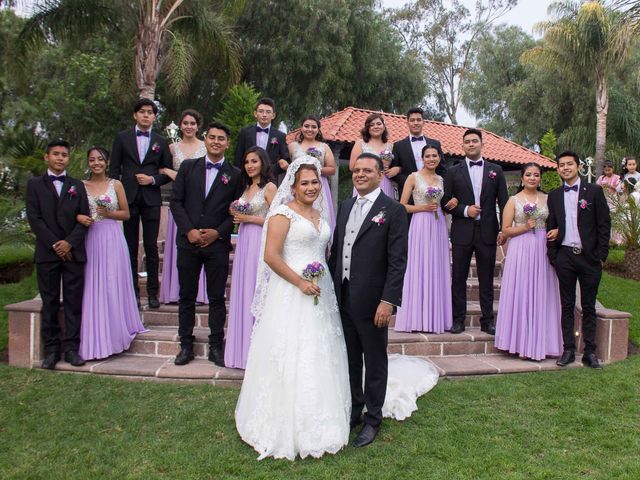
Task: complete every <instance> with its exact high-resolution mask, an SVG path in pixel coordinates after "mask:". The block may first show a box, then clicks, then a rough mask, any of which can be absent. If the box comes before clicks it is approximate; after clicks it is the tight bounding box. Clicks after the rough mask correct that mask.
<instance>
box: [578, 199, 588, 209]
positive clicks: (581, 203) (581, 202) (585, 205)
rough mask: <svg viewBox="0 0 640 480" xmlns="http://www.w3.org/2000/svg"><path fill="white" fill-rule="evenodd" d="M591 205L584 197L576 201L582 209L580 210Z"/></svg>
mask: <svg viewBox="0 0 640 480" xmlns="http://www.w3.org/2000/svg"><path fill="white" fill-rule="evenodd" d="M589 205H591V204H590V203H588V202H587V201H586V200H585V199H584V198H583V199H582V200H580V201H579V202H578V206H579V207H580V208H581V209H582V210H586V209H587V207H588V206H589Z"/></svg>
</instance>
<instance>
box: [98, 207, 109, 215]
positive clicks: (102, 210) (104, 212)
mask: <svg viewBox="0 0 640 480" xmlns="http://www.w3.org/2000/svg"><path fill="white" fill-rule="evenodd" d="M96 213H97V214H98V215H100V216H101V217H102V218H111V211H110V210H109V209H108V208H107V207H97V208H96Z"/></svg>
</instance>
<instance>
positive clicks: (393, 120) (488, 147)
mask: <svg viewBox="0 0 640 480" xmlns="http://www.w3.org/2000/svg"><path fill="white" fill-rule="evenodd" d="M371 113H380V114H381V115H382V116H383V117H384V120H385V125H386V126H387V130H388V132H389V140H390V141H391V142H396V141H398V140H401V139H402V138H404V137H406V136H407V135H408V130H407V121H406V118H405V116H404V115H395V114H392V113H385V112H374V111H373V110H364V109H361V108H355V107H347V108H345V109H344V110H340V111H339V112H336V113H334V114H332V115H329V116H328V117H325V118H323V119H321V121H320V123H321V127H322V135H323V136H324V138H325V140H327V141H333V142H355V141H356V140H359V139H360V138H361V136H360V130H362V127H363V126H364V121H365V119H366V118H367V117H368V116H369V115H370V114H371ZM466 129H467V127H464V126H461V125H451V124H448V123H442V122H434V121H432V120H425V122H424V134H425V135H426V136H428V137H431V138H435V139H436V140H439V141H440V143H441V144H442V151H443V152H444V154H445V155H448V156H457V157H464V152H463V150H462V134H463V133H464V131H465V130H466ZM480 130H482V140H483V144H484V145H483V148H482V156H483V157H484V158H486V159H487V160H492V161H497V162H504V163H512V164H518V165H523V164H525V163H528V162H536V163H538V164H539V165H541V166H543V167H546V168H556V164H555V162H553V161H551V160H549V159H548V158H547V157H545V156H543V155H540V154H539V153H536V152H534V151H532V150H529V149H528V148H525V147H523V146H522V145H518V144H517V143H514V142H512V141H510V140H507V139H506V138H502V137H500V136H499V135H496V134H495V133H492V132H489V131H487V130H484V129H480ZM298 131H299V129H296V130H292V131H291V132H290V133H289V134H288V135H287V141H288V142H291V141H293V140H294V138H295V135H296V134H297V133H298Z"/></svg>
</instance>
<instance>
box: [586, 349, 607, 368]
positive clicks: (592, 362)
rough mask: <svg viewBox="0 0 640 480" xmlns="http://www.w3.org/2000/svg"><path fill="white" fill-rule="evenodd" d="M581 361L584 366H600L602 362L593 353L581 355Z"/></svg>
mask: <svg viewBox="0 0 640 480" xmlns="http://www.w3.org/2000/svg"><path fill="white" fill-rule="evenodd" d="M582 363H583V364H584V366H585V367H591V368H602V363H600V360H598V357H597V356H596V354H595V353H587V354H585V355H583V356H582Z"/></svg>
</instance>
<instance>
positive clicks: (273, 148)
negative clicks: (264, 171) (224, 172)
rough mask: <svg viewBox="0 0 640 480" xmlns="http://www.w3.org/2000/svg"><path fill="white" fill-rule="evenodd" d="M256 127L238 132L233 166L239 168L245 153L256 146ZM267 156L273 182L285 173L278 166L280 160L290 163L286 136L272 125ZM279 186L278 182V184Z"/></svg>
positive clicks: (251, 126)
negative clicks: (269, 161)
mask: <svg viewBox="0 0 640 480" xmlns="http://www.w3.org/2000/svg"><path fill="white" fill-rule="evenodd" d="M256 126H257V125H255V124H254V125H249V126H247V127H244V128H243V129H242V130H240V133H239V134H238V142H237V143H236V151H235V155H234V159H235V165H236V166H237V167H238V168H240V167H241V166H242V159H243V158H244V154H245V152H246V151H247V150H248V149H249V148H251V147H254V146H255V145H256ZM266 151H267V154H268V155H269V159H270V160H271V173H272V175H273V177H274V180H278V179H279V178H280V177H281V176H282V175H283V174H284V173H285V171H284V170H282V169H281V168H280V166H279V165H278V160H280V159H281V158H282V159H284V160H286V161H287V162H289V163H290V160H289V149H288V148H287V136H286V135H285V134H284V133H282V132H281V131H280V130H278V129H277V128H275V127H274V126H273V125H271V127H270V128H269V139H268V140H267V148H266ZM278 184H280V182H278Z"/></svg>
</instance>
